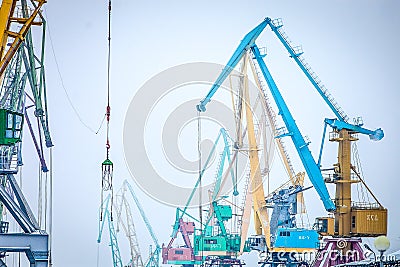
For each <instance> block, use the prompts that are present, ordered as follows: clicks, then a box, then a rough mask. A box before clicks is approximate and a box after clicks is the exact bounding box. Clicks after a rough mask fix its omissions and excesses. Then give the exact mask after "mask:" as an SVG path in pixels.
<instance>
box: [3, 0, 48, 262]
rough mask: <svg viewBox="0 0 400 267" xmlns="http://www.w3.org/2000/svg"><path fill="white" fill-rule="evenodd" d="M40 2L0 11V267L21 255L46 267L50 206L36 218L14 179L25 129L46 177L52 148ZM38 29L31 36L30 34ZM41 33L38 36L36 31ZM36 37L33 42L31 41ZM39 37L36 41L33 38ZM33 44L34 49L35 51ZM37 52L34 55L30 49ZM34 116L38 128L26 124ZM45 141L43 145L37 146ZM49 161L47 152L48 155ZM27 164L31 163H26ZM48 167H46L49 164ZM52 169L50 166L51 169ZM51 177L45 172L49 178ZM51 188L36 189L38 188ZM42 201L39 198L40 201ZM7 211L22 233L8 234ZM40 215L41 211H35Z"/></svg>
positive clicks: (13, 2) (9, 3)
mask: <svg viewBox="0 0 400 267" xmlns="http://www.w3.org/2000/svg"><path fill="white" fill-rule="evenodd" d="M45 2H46V1H44V0H36V1H26V0H21V1H17V0H6V1H2V3H1V7H0V35H1V36H0V40H1V41H0V77H2V79H1V87H0V118H1V119H0V121H1V123H0V124H1V125H0V224H1V227H0V229H1V230H0V265H2V266H6V264H5V263H4V261H3V260H4V257H5V256H8V254H10V253H16V252H18V253H25V254H26V256H27V259H28V261H29V263H30V266H48V265H50V264H51V239H50V237H49V233H48V232H47V231H49V232H50V233H51V217H52V214H51V212H52V204H51V202H52V200H51V194H50V200H49V202H50V203H49V202H45V203H44V205H45V206H46V208H45V209H44V210H47V207H49V212H50V214H47V215H48V216H43V210H41V211H39V212H38V213H39V214H37V216H35V215H34V214H33V212H32V210H31V208H30V206H29V203H28V200H27V199H26V198H25V197H24V194H23V191H22V189H21V188H20V185H19V183H18V182H17V180H16V178H15V176H16V175H17V174H18V173H19V172H20V169H21V168H22V164H23V155H22V150H21V148H22V144H23V140H25V139H23V138H22V135H23V132H24V128H26V127H25V126H27V127H28V128H27V131H28V132H26V133H27V136H29V135H30V136H31V138H32V140H33V143H34V146H35V149H36V152H37V155H38V159H39V162H40V166H41V172H42V173H50V180H51V181H52V172H51V166H48V165H47V163H46V153H45V152H46V151H48V150H46V149H45V148H51V147H52V146H53V143H52V140H51V136H50V131H49V122H48V114H47V100H46V99H47V97H46V84H45V71H44V36H45V26H46V21H45V19H44V18H43V16H42V14H41V8H42V7H43V5H44V4H45ZM33 27H35V28H37V29H39V30H38V31H35V36H34V34H33V33H32V30H31V29H32V28H33ZM40 30H41V31H40ZM34 37H35V40H34ZM38 37H39V38H38ZM34 44H35V46H34ZM35 47H36V49H35ZM30 110H34V111H33V114H34V116H35V117H36V118H35V120H36V121H37V127H36V128H35V127H34V126H33V124H32V123H31V119H30V118H29V113H30V112H29V111H30ZM42 140H44V143H45V144H44V145H45V147H44V146H43V143H42ZM49 151H50V152H49V153H50V156H49V157H51V149H49ZM29 160H31V159H29ZM50 162H51V161H50ZM50 165H51V164H50ZM49 171H50V172H49ZM44 186H45V187H46V188H47V189H48V186H50V190H49V191H51V182H50V185H49V184H48V183H46V184H43V183H40V188H43V187H44ZM41 197H42V195H41ZM4 209H7V210H8V212H9V213H10V215H11V216H12V218H13V219H14V221H15V222H16V224H17V225H18V226H19V228H20V229H21V232H16V233H11V232H9V225H10V222H9V221H5V219H4V218H3V210H4ZM39 210H40V209H39ZM46 218H47V221H46Z"/></svg>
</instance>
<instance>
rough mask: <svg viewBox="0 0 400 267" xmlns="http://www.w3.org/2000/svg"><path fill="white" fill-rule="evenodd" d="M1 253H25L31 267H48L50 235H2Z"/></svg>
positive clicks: (42, 233) (0, 239) (39, 233)
mask: <svg viewBox="0 0 400 267" xmlns="http://www.w3.org/2000/svg"><path fill="white" fill-rule="evenodd" d="M0 252H24V253H25V254H26V256H27V258H28V260H29V262H30V264H31V267H47V266H48V262H49V235H48V234H47V233H45V232H38V233H33V234H24V233H13V234H0Z"/></svg>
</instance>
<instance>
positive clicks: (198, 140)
mask: <svg viewBox="0 0 400 267" xmlns="http://www.w3.org/2000/svg"><path fill="white" fill-rule="evenodd" d="M197 151H198V155H199V219H200V229H201V228H202V227H203V207H202V203H201V202H202V190H203V188H202V181H201V180H202V168H201V167H202V166H201V116H200V111H197ZM201 234H203V233H202V232H201ZM201 259H202V260H201V265H200V266H203V251H201Z"/></svg>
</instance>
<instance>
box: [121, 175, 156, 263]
mask: <svg viewBox="0 0 400 267" xmlns="http://www.w3.org/2000/svg"><path fill="white" fill-rule="evenodd" d="M123 186H125V187H127V188H128V189H129V192H130V193H131V196H132V198H133V200H134V201H135V204H136V207H137V208H138V210H139V213H140V215H141V217H142V219H143V221H144V223H145V225H146V228H147V230H148V231H149V233H150V236H151V238H152V240H153V243H154V245H155V249H154V250H153V251H151V250H150V255H149V258H148V260H147V262H146V263H145V267H159V266H160V252H161V246H160V244H159V243H158V238H157V236H156V234H155V233H154V230H153V227H152V226H151V224H150V222H149V220H148V219H147V216H146V213H145V212H144V209H143V206H142V204H140V202H139V199H138V197H137V196H136V194H135V191H133V188H132V186H131V185H130V184H129V183H128V181H127V180H125V181H124V184H123Z"/></svg>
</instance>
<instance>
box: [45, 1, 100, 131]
mask: <svg viewBox="0 0 400 267" xmlns="http://www.w3.org/2000/svg"><path fill="white" fill-rule="evenodd" d="M44 10H45V12H44V16H45V18H46V30H47V32H48V36H49V40H50V48H51V52H52V54H53V58H54V63H55V65H56V69H57V73H58V78H59V79H60V84H61V87H62V89H63V91H64V93H65V96H66V98H67V101H68V104H69V105H70V106H71V108H72V110H73V112H74V114H75V115H76V117H77V118H78V120H79V122H80V123H81V124H82V125H83V126H84V127H85V128H86V129H88V130H89V131H90V132H92V133H94V134H98V133H99V132H100V130H101V128H102V127H103V124H104V120H105V118H106V116H105V115H104V116H103V118H102V119H101V121H100V125H99V126H98V127H97V128H95V129H94V128H92V127H91V126H89V125H88V124H87V123H86V122H85V121H84V120H83V118H82V116H81V115H80V113H79V112H78V110H77V108H76V107H75V105H74V104H73V102H72V99H71V97H70V94H69V93H68V90H67V88H66V86H65V84H64V79H63V76H62V74H61V70H60V66H59V64H58V60H57V56H56V51H55V49H54V44H53V39H52V35H51V30H50V23H49V19H48V17H47V9H46V6H44Z"/></svg>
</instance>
